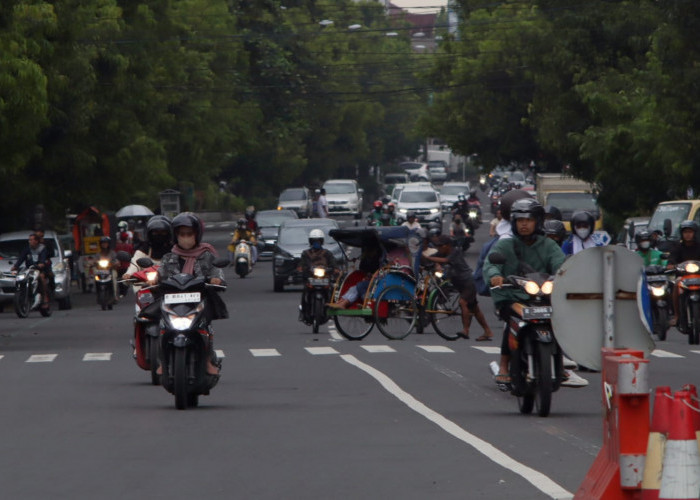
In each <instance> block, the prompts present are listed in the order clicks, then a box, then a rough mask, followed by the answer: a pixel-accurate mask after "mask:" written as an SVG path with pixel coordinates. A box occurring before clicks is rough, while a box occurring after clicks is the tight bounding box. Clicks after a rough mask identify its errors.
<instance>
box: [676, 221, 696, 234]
mask: <svg viewBox="0 0 700 500" xmlns="http://www.w3.org/2000/svg"><path fill="white" fill-rule="evenodd" d="M684 229H692V230H693V231H695V234H698V223H697V222H695V221H694V220H684V221H683V222H681V225H680V228H679V231H680V232H681V233H682V232H683V230H684Z"/></svg>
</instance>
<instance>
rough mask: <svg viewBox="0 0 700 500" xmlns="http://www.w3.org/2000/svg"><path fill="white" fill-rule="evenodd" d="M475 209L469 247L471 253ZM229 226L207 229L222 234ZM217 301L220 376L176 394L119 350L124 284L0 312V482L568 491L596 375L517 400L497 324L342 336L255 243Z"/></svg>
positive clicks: (660, 356) (582, 465) (674, 357)
mask: <svg viewBox="0 0 700 500" xmlns="http://www.w3.org/2000/svg"><path fill="white" fill-rule="evenodd" d="M486 233H487V224H484V225H483V226H482V227H481V228H480V229H479V230H478V232H477V236H478V241H477V244H476V245H474V246H473V247H472V249H471V250H470V251H469V252H468V254H467V255H468V261H469V263H470V264H471V265H472V266H473V265H474V263H475V261H476V256H477V254H478V249H479V248H480V246H481V242H483V241H484V240H485V239H486ZM228 234H229V233H228V231H223V230H221V231H216V230H212V231H209V233H208V234H207V235H206V240H207V241H209V242H211V243H213V244H214V245H215V246H216V247H217V248H219V249H222V250H223V248H224V246H225V244H226V243H227V240H228V238H229V236H228ZM226 277H227V280H228V283H229V287H228V290H227V291H226V292H225V294H224V298H225V300H226V302H227V304H228V308H229V313H230V318H229V319H227V320H222V321H218V322H216V323H215V329H216V337H215V339H216V340H215V342H216V349H218V350H220V353H221V354H223V355H224V356H225V359H224V360H223V370H222V377H221V381H220V382H219V384H218V386H217V387H215V388H214V389H213V390H212V393H211V395H210V396H206V397H202V398H200V407H199V408H195V409H188V410H186V411H178V410H175V408H174V401H173V397H172V396H171V395H170V394H168V393H167V392H166V391H165V390H163V388H161V387H153V386H151V385H150V383H149V374H148V373H147V372H145V371H142V370H140V369H139V368H138V367H137V366H136V363H135V362H134V360H133V359H132V356H131V348H130V347H129V340H130V338H131V334H132V325H131V321H132V314H133V295H131V294H130V295H128V296H127V297H126V298H124V299H123V300H122V301H121V302H120V303H118V304H117V305H116V306H115V308H114V310H112V311H104V312H103V311H101V310H99V307H98V306H97V304H96V300H95V296H94V294H82V293H79V291H78V290H77V288H75V287H74V289H73V292H74V295H73V304H74V308H73V309H72V310H69V311H58V310H55V311H54V313H53V315H52V316H51V317H50V318H41V317H40V316H39V315H38V313H36V312H34V313H32V314H31V315H30V317H29V318H28V319H22V320H20V319H18V318H17V317H16V316H15V315H14V313H13V312H12V311H11V310H10V309H11V308H6V311H5V312H4V313H2V314H0V377H1V380H2V382H3V383H2V385H1V386H0V401H2V405H1V406H0V422H2V425H3V429H4V430H3V432H2V435H3V439H2V449H3V453H2V454H1V456H0V471H2V472H1V474H2V482H1V484H2V492H3V493H2V497H3V498H8V499H10V498H22V499H45V498H56V499H58V498H70V499H75V498H100V499H122V498H126V497H129V498H149V499H159V498H163V499H165V498H167V499H179V498H207V497H214V498H223V497H227V498H256V499H278V498H289V499H297V498H298V499H302V498H303V499H307V498H334V499H335V498H343V499H345V498H353V499H354V498H364V499H375V498H376V499H380V498H381V499H386V498H402V499H425V498H440V499H452V498H454V499H457V498H459V499H465V498H467V499H471V498H485V499H494V498H518V499H523V500H524V499H539V498H568V497H570V496H571V495H572V494H573V493H574V492H575V491H576V490H577V488H578V487H579V485H580V484H581V482H582V480H583V478H584V477H585V475H586V473H587V471H588V468H589V467H590V465H591V463H592V461H593V459H594V457H595V455H596V454H597V452H598V450H599V448H600V446H601V441H602V419H601V415H602V410H601V395H600V375H599V374H597V373H581V375H582V376H583V377H585V378H587V379H588V380H589V381H590V384H589V386H588V387H585V388H581V389H567V388H562V389H561V390H560V391H559V392H557V393H556V394H555V395H554V399H553V404H552V413H551V415H550V416H549V417H548V418H540V417H537V416H523V415H520V414H519V413H518V410H517V405H516V401H515V399H514V398H513V397H512V396H510V395H508V394H505V393H502V392H499V391H498V389H497V387H496V385H495V384H494V382H493V381H492V377H491V375H490V372H489V369H488V363H489V362H490V361H492V360H496V359H497V351H498V345H499V342H500V335H501V334H500V331H501V326H500V324H499V322H498V321H497V320H496V318H495V316H494V315H493V307H492V305H491V302H490V299H488V298H481V299H480V302H481V305H482V307H483V308H484V310H485V312H486V315H487V317H488V318H489V322H490V324H491V327H492V328H493V330H494V332H495V333H496V337H497V339H496V340H497V341H495V342H476V341H474V340H473V339H474V338H475V337H477V336H478V335H480V334H481V331H480V328H479V326H478V325H476V322H474V323H475V324H474V325H473V326H472V340H458V341H454V342H449V341H445V340H443V339H442V338H441V337H439V336H437V335H436V334H434V333H433V332H432V329H431V328H428V329H427V331H426V333H425V334H422V335H417V334H415V333H414V334H412V335H410V336H409V337H407V338H406V339H405V340H403V341H388V340H386V339H385V338H384V337H383V336H381V334H380V333H379V332H378V331H376V330H374V331H373V332H372V333H371V334H370V335H369V336H368V337H366V338H365V339H364V340H363V341H359V342H350V341H346V340H343V339H342V338H341V337H340V336H339V335H338V334H337V332H336V331H335V329H334V328H333V326H332V323H329V324H326V325H324V326H323V327H322V330H321V333H319V334H317V335H314V334H312V333H311V328H310V327H307V326H305V325H304V324H302V323H300V322H298V321H297V306H298V303H299V295H300V292H299V290H300V289H291V288H290V289H289V290H287V291H285V292H284V293H273V291H272V273H271V263H270V261H269V260H268V261H261V262H260V263H258V265H257V266H256V268H255V270H254V271H253V273H252V274H251V275H250V276H249V277H247V278H246V279H239V278H237V277H235V276H234V275H233V273H232V272H231V270H230V269H227V270H226ZM658 347H659V348H660V349H662V351H657V352H656V353H655V355H654V356H653V357H652V362H651V370H650V371H651V381H650V382H651V386H652V387H655V386H657V385H670V386H672V387H674V388H677V387H680V385H682V384H684V383H697V368H696V366H697V365H696V363H697V362H698V361H700V357H699V356H698V352H700V351H694V350H692V349H690V347H689V346H688V345H687V342H686V339H685V337H683V336H682V335H680V334H679V333H678V332H676V331H675V330H672V331H671V332H670V334H669V340H668V341H666V342H662V343H660V345H659V346H658Z"/></svg>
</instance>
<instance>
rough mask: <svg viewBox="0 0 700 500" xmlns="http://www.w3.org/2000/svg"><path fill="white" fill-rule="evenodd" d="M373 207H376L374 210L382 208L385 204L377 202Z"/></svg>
mask: <svg viewBox="0 0 700 500" xmlns="http://www.w3.org/2000/svg"><path fill="white" fill-rule="evenodd" d="M372 206H374V208H382V207H383V206H384V204H383V203H382V202H381V201H379V200H377V201H375V202H374V203H373V204H372Z"/></svg>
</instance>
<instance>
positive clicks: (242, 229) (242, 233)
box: [227, 219, 257, 265]
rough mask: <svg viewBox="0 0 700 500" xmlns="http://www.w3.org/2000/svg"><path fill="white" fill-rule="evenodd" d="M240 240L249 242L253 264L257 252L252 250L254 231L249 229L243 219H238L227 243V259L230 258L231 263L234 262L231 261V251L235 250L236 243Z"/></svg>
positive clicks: (254, 246)
mask: <svg viewBox="0 0 700 500" xmlns="http://www.w3.org/2000/svg"><path fill="white" fill-rule="evenodd" d="M241 240H245V241H247V242H248V243H249V244H250V249H251V259H252V260H253V262H252V263H253V264H255V262H256V260H257V252H255V251H253V249H254V248H256V245H257V243H256V239H255V233H254V232H253V231H251V230H250V228H249V226H248V223H247V222H246V220H245V219H238V226H237V227H236V230H235V231H234V232H233V237H232V238H231V243H229V245H228V247H227V248H228V251H229V259H230V260H231V265H233V264H234V262H233V253H234V252H235V251H236V245H238V243H239V242H240V241H241Z"/></svg>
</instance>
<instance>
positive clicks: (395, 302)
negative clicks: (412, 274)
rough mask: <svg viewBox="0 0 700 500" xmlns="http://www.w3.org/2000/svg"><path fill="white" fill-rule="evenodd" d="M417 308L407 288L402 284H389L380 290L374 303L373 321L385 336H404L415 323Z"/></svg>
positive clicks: (394, 337) (398, 337) (401, 337)
mask: <svg viewBox="0 0 700 500" xmlns="http://www.w3.org/2000/svg"><path fill="white" fill-rule="evenodd" d="M417 313H418V308H417V307H416V301H415V299H414V298H413V295H412V294H411V292H410V291H409V290H407V289H406V288H404V287H402V286H398V285H394V286H389V287H387V288H385V289H384V290H382V293H380V294H379V297H378V298H377V301H376V302H375V304H374V322H375V323H376V324H377V328H379V331H380V332H382V335H384V336H385V337H386V338H388V339H391V340H401V339H404V338H406V337H407V336H408V335H409V334H410V333H411V330H413V326H414V325H415V324H416V316H417Z"/></svg>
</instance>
